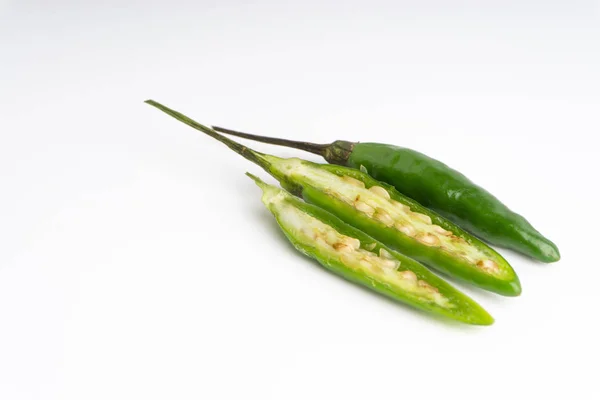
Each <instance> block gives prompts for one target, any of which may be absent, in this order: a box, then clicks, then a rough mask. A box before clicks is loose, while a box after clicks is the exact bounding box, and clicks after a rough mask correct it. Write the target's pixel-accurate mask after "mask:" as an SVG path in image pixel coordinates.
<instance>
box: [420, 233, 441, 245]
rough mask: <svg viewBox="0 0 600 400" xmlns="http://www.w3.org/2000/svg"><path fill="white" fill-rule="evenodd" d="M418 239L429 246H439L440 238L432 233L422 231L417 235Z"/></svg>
mask: <svg viewBox="0 0 600 400" xmlns="http://www.w3.org/2000/svg"><path fill="white" fill-rule="evenodd" d="M416 239H417V240H418V241H419V242H421V243H423V244H425V245H427V246H439V245H440V244H441V242H440V238H438V237H437V236H435V235H432V234H430V233H422V234H419V235H417V237H416Z"/></svg>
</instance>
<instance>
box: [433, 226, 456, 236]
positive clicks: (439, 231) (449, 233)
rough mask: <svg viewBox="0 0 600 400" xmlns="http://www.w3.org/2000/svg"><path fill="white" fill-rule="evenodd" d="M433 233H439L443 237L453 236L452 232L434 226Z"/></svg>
mask: <svg viewBox="0 0 600 400" xmlns="http://www.w3.org/2000/svg"><path fill="white" fill-rule="evenodd" d="M433 231H434V232H435V233H439V234H440V235H442V236H451V235H452V232H450V231H447V230H445V229H444V228H442V227H441V226H439V225H433Z"/></svg>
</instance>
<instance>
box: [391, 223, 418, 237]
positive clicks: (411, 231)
mask: <svg viewBox="0 0 600 400" xmlns="http://www.w3.org/2000/svg"><path fill="white" fill-rule="evenodd" d="M394 228H396V229H398V230H399V231H400V232H402V233H404V234H405V235H407V236H410V237H413V236H415V234H416V233H417V230H416V229H415V228H414V227H413V226H412V225H403V224H401V223H399V222H398V223H396V224H395V225H394Z"/></svg>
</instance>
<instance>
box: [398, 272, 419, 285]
mask: <svg viewBox="0 0 600 400" xmlns="http://www.w3.org/2000/svg"><path fill="white" fill-rule="evenodd" d="M398 275H399V276H400V278H402V279H404V280H407V281H409V282H413V283H416V282H417V275H416V274H415V273H414V272H412V271H408V270H406V271H402V272H400V273H398Z"/></svg>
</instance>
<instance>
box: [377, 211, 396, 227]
mask: <svg viewBox="0 0 600 400" xmlns="http://www.w3.org/2000/svg"><path fill="white" fill-rule="evenodd" d="M373 218H375V219H376V220H377V221H379V222H381V223H382V224H384V225H385V226H392V225H394V220H393V219H392V217H391V216H390V214H388V212H387V211H385V210H384V209H383V208H378V209H377V210H376V211H375V214H374V215H373Z"/></svg>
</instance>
